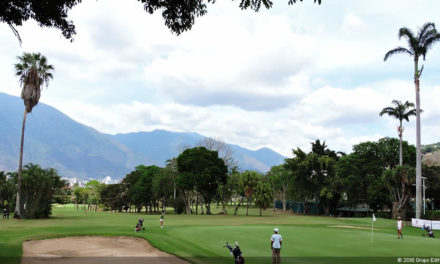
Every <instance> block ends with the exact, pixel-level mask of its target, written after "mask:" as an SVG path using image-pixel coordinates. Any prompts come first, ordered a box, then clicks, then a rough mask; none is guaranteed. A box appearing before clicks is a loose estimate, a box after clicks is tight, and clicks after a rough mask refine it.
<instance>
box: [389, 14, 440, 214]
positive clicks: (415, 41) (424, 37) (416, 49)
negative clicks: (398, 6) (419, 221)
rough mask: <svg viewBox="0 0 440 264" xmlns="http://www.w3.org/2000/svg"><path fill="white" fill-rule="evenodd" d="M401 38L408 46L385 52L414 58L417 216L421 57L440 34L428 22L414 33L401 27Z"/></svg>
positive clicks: (419, 202) (419, 201)
mask: <svg viewBox="0 0 440 264" xmlns="http://www.w3.org/2000/svg"><path fill="white" fill-rule="evenodd" d="M398 36H399V39H400V38H402V37H405V38H406V39H407V40H408V48H404V47H397V48H395V49H392V50H390V51H388V52H387V53H386V54H385V57H384V61H386V60H387V59H388V58H389V57H390V56H392V55H394V54H398V53H406V54H408V55H410V56H411V57H413V59H414V85H415V89H416V120H417V121H416V127H417V133H416V134H417V140H416V141H417V152H416V218H420V217H421V212H422V211H421V208H422V158H421V146H420V141H421V140H420V95H419V91H420V76H421V75H422V72H423V66H422V67H421V69H420V70H419V58H420V56H422V58H423V60H425V57H426V53H427V52H428V50H429V48H431V46H432V45H433V44H434V43H435V42H437V41H439V40H440V34H439V33H438V32H437V30H436V29H435V24H434V23H430V22H429V23H426V24H424V25H423V26H422V28H421V29H420V30H419V32H418V33H417V36H415V35H414V33H413V32H412V31H411V30H410V29H408V28H406V27H403V28H401V29H399V35H398Z"/></svg>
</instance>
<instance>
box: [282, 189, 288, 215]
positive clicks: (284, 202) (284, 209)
mask: <svg viewBox="0 0 440 264" xmlns="http://www.w3.org/2000/svg"><path fill="white" fill-rule="evenodd" d="M282 197H283V212H284V213H285V212H286V203H287V199H286V192H285V191H283V194H282Z"/></svg>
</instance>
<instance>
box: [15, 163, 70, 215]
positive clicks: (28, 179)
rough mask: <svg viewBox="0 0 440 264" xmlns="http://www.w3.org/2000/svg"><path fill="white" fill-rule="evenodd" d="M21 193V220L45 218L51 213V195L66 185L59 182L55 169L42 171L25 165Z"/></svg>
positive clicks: (39, 168) (35, 166) (63, 182)
mask: <svg viewBox="0 0 440 264" xmlns="http://www.w3.org/2000/svg"><path fill="white" fill-rule="evenodd" d="M22 180H23V182H22V185H21V188H22V189H21V193H22V194H23V199H22V200H21V201H22V203H23V204H22V205H21V207H22V208H23V211H22V213H23V214H22V215H21V217H22V218H27V219H32V218H47V217H49V215H50V214H51V212H52V200H53V195H54V194H55V193H56V191H57V190H59V189H60V188H62V187H64V186H65V185H66V184H67V183H66V182H65V181H63V180H61V177H60V176H59V175H58V173H57V171H56V170H55V169H52V168H49V169H42V168H41V167H40V166H38V165H35V164H32V163H30V164H27V165H25V166H24V170H23V179H22Z"/></svg>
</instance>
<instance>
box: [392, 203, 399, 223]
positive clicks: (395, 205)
mask: <svg viewBox="0 0 440 264" xmlns="http://www.w3.org/2000/svg"><path fill="white" fill-rule="evenodd" d="M399 207H400V206H399V202H396V201H395V202H393V208H392V211H391V217H392V218H393V219H397V217H399V216H400V212H399Z"/></svg>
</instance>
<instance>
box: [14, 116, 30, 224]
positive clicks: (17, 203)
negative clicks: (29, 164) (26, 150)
mask: <svg viewBox="0 0 440 264" xmlns="http://www.w3.org/2000/svg"><path fill="white" fill-rule="evenodd" d="M26 116H27V111H26V109H25V110H24V114H23V124H22V127H21V142H20V159H19V162H18V175H17V197H16V200H15V213H14V218H18V219H20V218H21V201H20V195H21V174H22V171H23V145H24V130H25V127H26Z"/></svg>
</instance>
